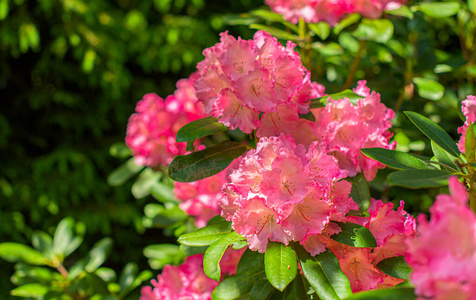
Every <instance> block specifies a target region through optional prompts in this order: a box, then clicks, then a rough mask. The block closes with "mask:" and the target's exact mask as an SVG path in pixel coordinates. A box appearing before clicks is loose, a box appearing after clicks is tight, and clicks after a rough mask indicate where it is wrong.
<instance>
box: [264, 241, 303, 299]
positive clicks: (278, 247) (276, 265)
mask: <svg viewBox="0 0 476 300" xmlns="http://www.w3.org/2000/svg"><path fill="white" fill-rule="evenodd" d="M264 268H265V271H266V277H268V280H269V282H270V283H271V284H272V285H273V286H274V287H275V288H277V289H278V290H280V291H281V292H282V291H283V290H284V289H285V288H286V287H287V286H288V284H289V283H290V282H291V281H293V279H294V278H295V277H296V274H297V257H296V252H295V251H294V249H292V248H291V247H288V246H286V245H284V244H282V243H276V242H269V243H268V246H267V247H266V253H265V254H264Z"/></svg>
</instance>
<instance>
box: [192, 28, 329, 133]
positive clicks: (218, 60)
mask: <svg viewBox="0 0 476 300" xmlns="http://www.w3.org/2000/svg"><path fill="white" fill-rule="evenodd" d="M295 46H296V45H295V44H293V43H292V42H288V43H287V45H286V47H283V45H281V44H280V43H278V40H277V39H276V38H274V37H272V36H271V35H270V34H268V33H266V32H265V31H258V32H256V34H255V35H254V38H253V40H242V39H241V38H238V39H235V38H234V37H232V36H230V35H228V33H227V32H224V33H222V34H221V41H220V43H218V44H216V45H215V46H213V47H211V48H208V49H205V50H204V51H203V55H204V56H205V60H203V61H202V62H200V63H198V65H197V68H198V73H196V74H195V75H194V76H193V78H194V80H195V88H196V89H197V97H198V99H199V100H200V101H202V102H203V104H204V107H205V110H206V112H207V113H209V114H210V115H211V116H213V117H215V118H218V119H219V122H220V123H222V124H224V125H226V126H228V127H230V129H236V128H239V129H241V130H242V131H243V132H245V133H250V132H252V131H253V130H255V129H257V128H258V127H259V126H260V123H261V121H262V122H264V123H265V125H264V126H265V127H266V128H265V129H262V130H260V134H262V135H268V134H269V135H272V134H276V132H277V131H279V130H281V129H283V128H284V127H283V126H287V125H288V124H291V121H295V120H296V119H297V115H298V113H301V114H302V113H307V112H308V110H309V100H310V99H311V97H315V96H316V95H318V96H319V95H323V89H324V88H323V87H322V86H321V85H317V84H316V83H312V82H311V81H310V74H309V71H307V70H306V68H305V67H304V66H303V65H302V62H301V59H300V57H299V54H298V53H297V52H295V51H294V47H295ZM260 113H264V116H263V118H262V120H260ZM272 113H274V114H275V116H271V115H269V114H272ZM278 115H283V119H285V121H284V122H276V120H274V119H277V118H279V116H278ZM273 118H274V119H273ZM273 121H274V122H273ZM273 126H274V127H273ZM275 127H276V128H275Z"/></svg>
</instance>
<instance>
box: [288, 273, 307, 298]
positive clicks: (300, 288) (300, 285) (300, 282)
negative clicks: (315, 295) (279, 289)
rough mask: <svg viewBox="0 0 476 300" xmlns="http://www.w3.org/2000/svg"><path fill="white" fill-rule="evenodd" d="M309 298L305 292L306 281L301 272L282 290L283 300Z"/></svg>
mask: <svg viewBox="0 0 476 300" xmlns="http://www.w3.org/2000/svg"><path fill="white" fill-rule="evenodd" d="M295 299H299V300H310V299H311V297H310V295H308V294H307V290H306V282H305V279H304V278H303V277H302V275H301V274H299V275H298V276H296V278H295V279H294V280H293V282H291V284H290V285H289V286H288V287H287V289H286V290H285V291H284V297H283V300H295Z"/></svg>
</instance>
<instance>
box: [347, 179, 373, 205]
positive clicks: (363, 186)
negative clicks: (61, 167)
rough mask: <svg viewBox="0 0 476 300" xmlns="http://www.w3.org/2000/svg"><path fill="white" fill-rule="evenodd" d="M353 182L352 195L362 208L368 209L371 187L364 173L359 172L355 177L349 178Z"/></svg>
mask: <svg viewBox="0 0 476 300" xmlns="http://www.w3.org/2000/svg"><path fill="white" fill-rule="evenodd" d="M349 181H350V183H352V190H351V192H350V196H351V197H352V199H353V200H354V201H355V202H357V204H358V205H359V208H360V210H362V211H366V210H367V209H368V208H369V205H370V187H369V183H368V182H367V180H366V179H365V176H364V175H363V174H362V173H358V174H357V175H355V176H354V177H351V178H349Z"/></svg>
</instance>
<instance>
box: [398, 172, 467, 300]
mask: <svg viewBox="0 0 476 300" xmlns="http://www.w3.org/2000/svg"><path fill="white" fill-rule="evenodd" d="M449 189H450V195H446V194H440V195H438V196H437V197H436V201H435V203H434V204H433V206H432V207H431V208H430V215H431V220H430V221H428V220H427V219H426V216H425V215H420V216H419V217H418V232H419V236H418V237H416V238H415V239H414V240H411V241H408V243H407V244H408V250H407V253H406V255H405V259H406V261H407V262H408V264H409V265H410V266H411V267H412V268H413V272H412V274H411V277H410V280H411V282H412V283H413V284H414V285H415V292H416V294H417V295H418V296H420V297H424V298H425V299H476V274H475V272H474V270H475V269H476V215H475V214H474V212H473V211H471V209H470V208H469V207H468V204H467V202H468V194H467V192H466V189H465V187H464V186H463V185H462V184H461V183H459V182H458V179H457V178H456V177H450V179H449ZM448 297H449V298H448Z"/></svg>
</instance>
